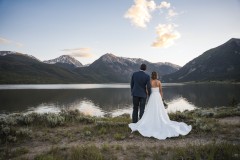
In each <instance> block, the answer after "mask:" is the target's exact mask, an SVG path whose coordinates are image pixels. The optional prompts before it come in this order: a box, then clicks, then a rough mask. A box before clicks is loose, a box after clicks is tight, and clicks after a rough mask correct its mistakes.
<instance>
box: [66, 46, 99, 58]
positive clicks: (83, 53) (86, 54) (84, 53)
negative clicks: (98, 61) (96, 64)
mask: <svg viewBox="0 0 240 160" xmlns="http://www.w3.org/2000/svg"><path fill="white" fill-rule="evenodd" d="M62 51H64V52H67V54H68V55H71V56H73V57H83V58H91V57H93V56H94V54H92V53H91V48H74V49H63V50H62Z"/></svg>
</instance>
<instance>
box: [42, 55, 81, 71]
mask: <svg viewBox="0 0 240 160" xmlns="http://www.w3.org/2000/svg"><path fill="white" fill-rule="evenodd" d="M43 62H44V63H48V64H56V65H58V66H62V67H65V68H68V69H73V68H77V67H82V66H83V64H82V63H81V62H79V61H78V60H76V59H75V58H73V57H72V56H69V55H62V56H60V57H58V58H55V59H51V60H47V61H43Z"/></svg>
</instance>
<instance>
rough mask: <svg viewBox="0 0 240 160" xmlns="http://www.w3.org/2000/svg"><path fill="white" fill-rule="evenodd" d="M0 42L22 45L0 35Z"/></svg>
mask: <svg viewBox="0 0 240 160" xmlns="http://www.w3.org/2000/svg"><path fill="white" fill-rule="evenodd" d="M0 44H13V45H16V46H17V47H23V44H22V43H19V42H14V41H11V40H8V39H6V38H2V37H0Z"/></svg>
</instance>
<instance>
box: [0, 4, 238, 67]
mask: <svg viewBox="0 0 240 160" xmlns="http://www.w3.org/2000/svg"><path fill="white" fill-rule="evenodd" d="M231 38H240V0H166V1H161V0H0V50H2V51H3V50H4V51H6V50H8V51H17V52H21V53H24V54H30V55H33V56H35V57H36V58H38V59H40V60H49V59H53V58H56V57H59V56H61V55H71V56H73V57H75V58H76V59H78V60H79V61H80V62H81V63H83V64H89V63H92V62H93V61H94V60H96V59H98V58H99V57H100V56H102V55H104V54H106V53H112V54H114V55H116V56H120V57H130V58H142V59H145V60H148V61H150V62H171V63H174V64H177V65H180V66H183V65H185V64H186V63H187V62H189V61H190V60H192V59H193V58H196V57H197V56H199V55H201V54H202V53H203V52H205V51H207V50H209V49H211V48H214V47H217V46H219V45H221V44H223V43H225V42H226V41H228V40H229V39H231Z"/></svg>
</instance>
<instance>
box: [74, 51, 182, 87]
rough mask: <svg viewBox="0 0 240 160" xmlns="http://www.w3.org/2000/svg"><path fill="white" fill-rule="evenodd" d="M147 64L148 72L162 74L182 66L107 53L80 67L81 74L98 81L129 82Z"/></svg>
mask: <svg viewBox="0 0 240 160" xmlns="http://www.w3.org/2000/svg"><path fill="white" fill-rule="evenodd" d="M142 63H145V64H146V65H147V73H148V74H150V73H151V72H152V71H156V72H158V74H159V75H160V76H162V75H165V74H169V73H173V72H175V71H177V70H178V69H179V68H180V66H177V65H174V64H170V63H151V62H148V61H146V60H144V59H140V58H126V57H117V56H115V55H113V54H111V53H107V54H105V55H103V56H101V57H100V58H99V59H97V60H96V61H94V62H93V63H92V64H91V65H89V66H88V67H83V68H78V69H77V72H79V73H81V75H84V76H88V75H92V78H93V79H94V80H95V81H98V82H119V83H122V82H129V81H130V78H131V75H132V73H133V72H135V71H137V70H139V68H140V65H141V64H142Z"/></svg>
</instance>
